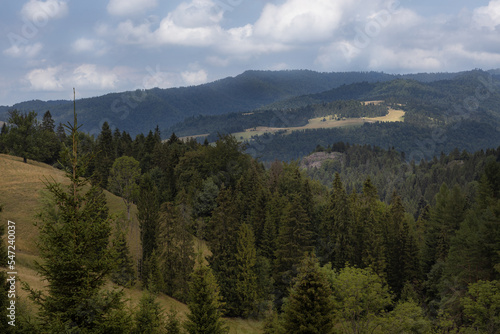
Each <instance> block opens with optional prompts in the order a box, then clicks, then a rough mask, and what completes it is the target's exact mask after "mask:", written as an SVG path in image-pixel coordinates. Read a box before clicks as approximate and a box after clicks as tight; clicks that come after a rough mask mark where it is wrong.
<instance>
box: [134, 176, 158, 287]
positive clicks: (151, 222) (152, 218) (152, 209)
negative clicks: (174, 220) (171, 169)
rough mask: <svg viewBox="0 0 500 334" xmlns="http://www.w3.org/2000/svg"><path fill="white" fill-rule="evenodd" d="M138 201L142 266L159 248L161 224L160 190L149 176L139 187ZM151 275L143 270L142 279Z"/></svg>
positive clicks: (144, 177) (145, 177) (143, 179)
mask: <svg viewBox="0 0 500 334" xmlns="http://www.w3.org/2000/svg"><path fill="white" fill-rule="evenodd" d="M139 188H140V189H139V200H138V201H137V211H138V213H137V220H138V221H139V227H140V229H141V245H142V265H143V266H144V264H145V263H146V261H147V260H148V258H149V257H150V256H151V254H152V253H153V251H154V250H155V249H157V248H158V240H157V238H158V234H159V231H160V230H159V224H160V202H159V193H158V188H157V187H156V186H155V185H154V183H153V181H152V180H151V177H150V175H149V174H145V175H144V176H143V178H142V181H141V184H140V186H139ZM148 275H149V273H148V272H147V271H145V270H141V278H142V279H147V277H148Z"/></svg>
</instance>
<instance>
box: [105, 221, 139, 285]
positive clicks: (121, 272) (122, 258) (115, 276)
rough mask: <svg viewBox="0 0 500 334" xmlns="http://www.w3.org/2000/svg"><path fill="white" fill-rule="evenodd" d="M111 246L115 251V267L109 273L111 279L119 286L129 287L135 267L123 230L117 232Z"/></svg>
mask: <svg viewBox="0 0 500 334" xmlns="http://www.w3.org/2000/svg"><path fill="white" fill-rule="evenodd" d="M113 247H114V248H115V251H116V260H115V268H114V270H113V271H112V273H111V280H112V281H113V282H114V283H116V284H118V285H121V286H125V287H130V286H132V285H134V283H135V276H136V275H135V269H134V262H133V260H132V256H131V255H130V249H129V246H128V244H127V239H126V236H125V231H120V232H118V234H117V236H116V237H115V240H113Z"/></svg>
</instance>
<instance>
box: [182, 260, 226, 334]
mask: <svg viewBox="0 0 500 334" xmlns="http://www.w3.org/2000/svg"><path fill="white" fill-rule="evenodd" d="M223 305H224V304H223V302H222V297H221V295H220V291H219V286H218V284H217V281H216V279H215V276H214V274H213V273H212V270H211V269H210V268H209V267H207V266H206V265H203V264H201V263H198V268H196V269H195V270H194V272H193V274H192V275H191V283H190V287H189V302H188V307H189V311H190V313H189V314H188V315H187V321H186V322H185V323H184V327H185V329H186V330H187V332H188V333H189V334H225V333H228V328H227V326H226V324H225V323H224V321H223V320H222V307H223Z"/></svg>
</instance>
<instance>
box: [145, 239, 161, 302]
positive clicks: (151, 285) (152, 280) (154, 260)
mask: <svg viewBox="0 0 500 334" xmlns="http://www.w3.org/2000/svg"><path fill="white" fill-rule="evenodd" d="M156 252H157V250H156V249H154V250H153V252H152V253H151V255H150V256H149V257H148V258H147V259H146V261H145V262H144V265H143V266H144V269H143V274H146V273H147V276H145V277H143V279H142V282H143V285H144V287H145V288H146V289H148V290H149V291H150V292H151V293H155V294H156V293H159V292H161V291H163V290H164V280H163V273H162V268H161V265H160V259H159V258H158V254H157V253H156Z"/></svg>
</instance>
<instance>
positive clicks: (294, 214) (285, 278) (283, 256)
mask: <svg viewBox="0 0 500 334" xmlns="http://www.w3.org/2000/svg"><path fill="white" fill-rule="evenodd" d="M277 244H278V247H277V249H276V252H275V257H276V260H275V263H274V277H275V297H276V302H277V305H278V307H280V306H281V303H282V299H283V298H284V297H285V296H286V294H287V289H288V288H289V287H290V286H291V283H292V278H293V277H295V276H296V275H297V265H298V264H299V263H300V261H301V260H302V258H303V257H304V254H305V253H307V252H312V251H313V240H312V232H311V227H310V221H309V217H308V216H307V213H306V211H305V210H304V209H303V208H302V205H301V201H300V199H299V197H298V196H297V195H294V196H292V200H291V201H290V202H289V203H288V205H287V207H286V208H285V210H284V212H283V219H282V224H281V226H280V229H279V235H278V238H277Z"/></svg>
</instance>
